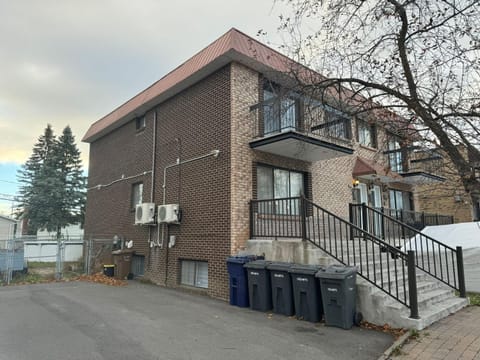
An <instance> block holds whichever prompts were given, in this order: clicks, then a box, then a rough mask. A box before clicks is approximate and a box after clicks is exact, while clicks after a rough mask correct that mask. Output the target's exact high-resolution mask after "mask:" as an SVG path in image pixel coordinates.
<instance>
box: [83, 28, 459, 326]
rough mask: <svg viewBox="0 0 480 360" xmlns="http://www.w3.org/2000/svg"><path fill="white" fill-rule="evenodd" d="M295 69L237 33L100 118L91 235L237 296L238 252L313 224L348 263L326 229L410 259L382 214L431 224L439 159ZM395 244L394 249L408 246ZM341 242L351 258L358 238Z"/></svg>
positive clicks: (163, 270)
mask: <svg viewBox="0 0 480 360" xmlns="http://www.w3.org/2000/svg"><path fill="white" fill-rule="evenodd" d="M294 64H295V63H294V62H293V61H292V60H290V59H288V58H287V57H285V56H284V55H282V54H280V53H278V52H276V51H275V50H273V49H271V48H269V47H267V46H265V45H263V44H261V43H260V42H258V41H256V40H255V39H253V38H251V37H249V36H247V35H245V34H243V33H242V32H240V31H238V30H236V29H232V30H230V31H228V32H227V33H226V34H224V35H223V36H222V37H220V38H219V39H217V40H216V41H214V42H213V43H212V44H210V45H209V46H207V47H206V48H204V49H203V50H201V51H200V52H199V53H197V54H196V55H194V56H193V57H192V58H190V59H188V60H187V61H186V62H184V63H183V64H181V65H180V66H179V67H177V68H176V69H175V70H173V71H172V72H170V73H168V74H167V75H166V76H164V77H163V78H161V79H160V80H159V81H157V82H155V83H154V84H153V85H151V86H150V87H149V88H147V89H145V90H144V91H142V92H141V93H140V94H138V95H136V96H135V97H133V98H132V99H130V100H129V101H127V102H126V103H124V104H123V105H121V106H119V107H118V108H117V109H115V110H113V111H112V112H111V113H109V114H108V115H106V116H105V117H103V118H102V119H100V120H98V121H97V122H95V123H94V124H92V125H91V127H90V128H89V130H88V131H87V133H86V134H85V136H84V138H83V141H85V142H87V143H89V144H90V162H89V164H90V165H89V172H88V173H89V179H88V186H89V189H88V193H87V207H86V217H85V237H86V238H88V239H113V238H114V236H117V238H121V239H125V240H133V250H134V251H135V257H136V258H137V260H139V259H140V260H141V261H139V262H138V263H140V264H144V268H143V269H141V270H138V271H139V273H142V274H144V276H145V277H146V278H148V279H150V280H151V281H153V282H155V283H157V284H161V285H165V286H170V287H178V286H185V287H190V288H198V289H200V290H201V289H203V290H204V291H205V292H206V293H207V294H208V295H210V296H212V297H216V298H221V299H228V296H229V287H228V274H227V269H226V263H225V260H226V258H227V257H228V256H230V255H233V254H236V253H238V252H239V251H240V250H244V249H245V248H247V249H249V250H252V249H253V248H252V247H251V243H250V241H251V240H252V239H254V238H256V239H258V238H263V239H265V241H264V242H263V243H262V244H267V245H266V246H277V245H275V244H278V243H279V242H278V241H276V240H277V239H279V238H280V239H282V238H289V237H290V238H302V239H304V240H305V239H306V238H307V236H306V232H309V233H310V234H313V235H311V236H310V238H309V240H310V242H311V243H312V244H313V245H311V246H316V247H318V248H321V249H322V251H326V253H327V254H329V255H331V256H333V257H335V258H336V259H337V260H339V261H343V262H344V263H345V261H344V255H343V253H342V254H341V256H340V254H339V252H341V251H343V248H342V250H341V251H340V250H338V251H337V249H336V248H335V253H333V252H332V251H331V244H330V248H326V247H325V246H326V244H327V243H328V242H327V241H325V242H324V244H325V246H324V247H322V246H323V245H322V243H321V242H319V241H315V240H314V239H313V237H315V236H316V237H318V238H320V237H321V236H323V239H326V237H325V236H326V235H325V234H326V232H327V231H326V230H325V229H327V230H328V233H329V234H330V235H329V236H330V238H334V239H333V240H334V241H337V240H338V239H337V237H338V238H342V239H343V238H345V237H346V236H347V234H350V235H351V236H352V239H353V238H355V237H358V234H363V235H362V237H363V241H366V238H367V237H369V238H372V239H373V240H372V241H373V242H372V249H373V247H378V249H379V250H378V252H377V254H379V255H377V256H378V257H379V259H380V262H381V263H382V262H385V261H386V262H387V263H388V261H397V258H399V257H400V259H401V261H403V263H402V265H401V266H406V265H405V264H406V261H407V260H406V258H403V257H402V256H406V255H404V254H403V253H402V254H400V255H398V254H397V255H396V256H393V255H394V254H393V253H392V256H391V258H392V259H393V260H389V259H390V258H389V257H388V256H387V258H386V259H384V258H382V256H385V255H383V253H384V252H385V251H384V250H385V248H386V247H387V250H389V249H390V248H388V246H387V245H382V244H383V243H382V241H387V239H388V238H390V237H392V236H394V235H395V234H394V232H393V231H394V230H392V232H391V233H390V232H389V231H390V230H389V228H387V227H385V221H384V220H382V221H378V219H381V217H380V216H382V214H384V213H385V212H387V213H388V216H389V218H388V219H390V220H391V221H394V222H395V223H394V225H392V229H399V228H402V224H401V223H400V221H401V222H402V223H404V222H406V223H409V221H410V220H411V221H410V223H411V224H412V225H415V226H417V225H419V223H420V222H421V221H420V220H419V219H421V220H422V221H424V220H425V218H426V216H425V214H423V218H421V217H418V214H419V213H416V212H415V211H416V210H417V211H421V210H423V209H422V198H421V197H419V196H418V195H417V189H416V188H417V186H419V185H424V184H427V183H428V184H431V183H440V182H442V181H444V180H445V179H444V178H443V177H442V176H440V175H438V174H437V173H436V169H437V167H432V166H430V165H431V161H426V159H427V158H428V159H429V160H432V159H430V158H431V157H430V156H429V155H428V154H425V153H422V151H419V150H418V149H416V150H412V147H410V146H406V144H408V143H409V141H410V139H408V136H407V135H405V132H404V131H403V132H402V131H401V126H398V127H396V126H395V125H392V121H391V120H392V119H394V120H395V121H397V120H398V121H399V122H401V119H400V118H399V117H398V116H396V115H395V114H392V113H388V112H385V113H383V115H384V116H385V117H386V118H385V119H378V118H377V115H376V114H375V116H373V115H372V114H370V115H368V114H367V115H364V116H357V117H352V116H349V115H348V114H347V113H345V112H343V111H342V109H341V107H338V106H335V104H334V103H332V104H326V103H322V102H320V101H319V100H317V99H315V98H314V97H312V96H307V95H305V94H302V93H301V92H299V91H298V90H292V87H290V84H291V78H289V77H288V75H286V74H287V73H288V72H289V71H290V70H291V66H292V65H294ZM308 71H311V70H308ZM387 120H388V121H387ZM387 122H388V123H389V126H386V125H385V124H386V123H387ZM393 123H394V121H393ZM424 160H425V161H424ZM433 160H435V161H438V162H441V161H442V159H441V158H440V159H437V157H434V159H433ZM304 197H305V198H306V199H307V200H305V201H307V202H308V203H307V206H304V205H301V204H303V202H302V201H304V200H302V199H304ZM362 203H364V204H365V206H368V209H371V210H370V211H372V212H373V213H374V216H372V219H371V220H370V219H367V218H366V217H365V216H367V215H368V213H367V211H366V210H365V209H366V208H363V210H362V211H361V212H360V213H358V212H357V214H360V215H361V216H360V220H359V219H357V218H356V217H355V214H354V213H352V209H353V206H354V205H358V204H362ZM142 204H144V205H142ZM349 204H352V205H349ZM164 205H168V206H164ZM376 209H377V210H378V209H381V212H380V210H378V213H377V212H375V211H377V210H376ZM320 213H321V214H322V215H321V216H323V223H320V222H319V219H320V218H321V217H319V216H318V214H320ZM428 215H430V214H428ZM326 217H327V218H328V221H326V220H325V219H326ZM330 217H332V218H331V219H332V220H331V221H332V222H333V223H338V224H339V226H338V227H336V228H335V229H330V228H329V226H330V225H331V223H330ZM436 218H437V219H439V217H438V216H437V217H436ZM272 219H273V220H274V221H281V222H275V223H274V222H273V221H272ZM299 219H300V220H299ZM302 219H303V222H302ZM352 221H353V222H354V223H355V224H356V227H355V225H354V226H352V225H351V222H352ZM362 221H363V222H362ZM437 221H438V220H437ZM440 221H441V222H451V217H450V216H448V217H445V218H443V217H440ZM287 222H288V223H287ZM307 222H308V223H307ZM367 222H368V224H367ZM424 222H425V221H424ZM135 224H137V225H135ZM277 225H278V226H277ZM380 225H381V226H380ZM423 225H425V224H423ZM423 225H421V226H423ZM299 229H300V230H299ZM402 229H403V230H402V231H403V235H405V234H404V231H405V227H403V228H402ZM407 229H410V228H407ZM395 231H396V230H395ZM409 231H410V230H409ZM412 231H413V230H412ZM322 234H323V235H322ZM367 234H370V235H368V236H367ZM392 234H393V235H392ZM337 235H338V236H337ZM272 238H274V240H272ZM330 238H329V241H331V240H332V239H330ZM404 238H405V236H404ZM404 238H403V239H404ZM382 239H383V240H382ZM342 241H343V240H342ZM339 244H340V243H339ZM392 244H393V245H392V246H394V247H395V248H392V249H390V250H389V251H393V252H395V251H397V250H395V249H396V248H397V247H399V245H401V244H399V243H392ZM262 246H264V245H262ZM339 246H342V247H343V246H345V247H346V251H347V253H346V255H345V257H347V258H348V257H349V256H350V255H351V254H348V251H349V250H348V249H349V245H348V244H347V243H344V242H341V244H340V245H339ZM355 246H356V245H355ZM335 247H336V245H335ZM356 249H357V250H356V251H361V249H362V248H361V247H360V248H356ZM380 250H381V251H382V253H380ZM352 251H354V252H353V255H354V256H355V250H354V248H352ZM369 251H370V250H369ZM398 251H400V250H398ZM368 254H370V253H368ZM387 255H388V254H387ZM449 256H450V253H449ZM452 256H453V255H452ZM279 259H280V257H279ZM292 259H293V260H295V259H297V258H295V257H294V258H292ZM292 259H290V260H292ZM310 260H311V261H309V262H318V261H319V259H318V258H315V259H313V258H312V259H310ZM375 261H376V260H375ZM396 266H397V264H396V263H395V271H396V269H397V267H396ZM399 266H400V265H399ZM452 266H453V265H452ZM380 269H381V265H380ZM402 269H404V268H402ZM450 270H451V269H450ZM388 271H390V270H388ZM359 274H360V275H362V276H364V277H368V276H370V275H367V274H366V272H365V271H363V270H360V269H359ZM434 275H435V276H436V277H437V278H438V277H439V275H436V274H434ZM395 276H398V274H396V275H395ZM403 276H404V277H403V286H404V287H405V276H406V275H405V271H404V272H403ZM442 276H443V275H442ZM389 280H390V275H389ZM368 281H369V282H370V283H375V286H376V287H380V288H382V290H384V291H387V290H385V287H386V285H384V284H383V283H384V281H383V277H382V284H381V285H379V284H378V282H377V280H373V279H370V280H368ZM390 290H391V289H390ZM390 290H389V291H390ZM406 294H407V290H404V292H403V293H401V294H400V293H399V290H398V286H397V293H396V295H395V296H394V297H395V298H396V299H397V298H398V299H400V300H399V301H400V302H401V303H402V304H407V306H409V305H408V300H407V296H406ZM368 296H370V297H371V294H370V295H368ZM432 296H433V295H432ZM402 299H405V300H402ZM379 301H384V300H383V299H382V300H379ZM385 301H386V300H385ZM463 305H464V302H458V303H455V306H456V307H455V309H456V308H458V307H459V306H463ZM362 306H363V305H362ZM388 311H391V310H388ZM388 311H387V312H388ZM451 311H453V310H451ZM379 321H380V320H379ZM418 326H419V327H421V326H424V324H423V325H418Z"/></svg>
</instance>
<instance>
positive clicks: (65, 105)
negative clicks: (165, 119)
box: [0, 0, 280, 214]
mask: <svg viewBox="0 0 480 360" xmlns="http://www.w3.org/2000/svg"><path fill="white" fill-rule="evenodd" d="M279 13H280V6H279V5H275V7H274V6H273V0H260V1H259V0H242V1H225V0H223V1H222V0H211V1H208V0H207V1H193V0H192V1H178V0H177V1H162V0H136V1H131V0H130V1H126V0H82V1H76V0H72V1H68V0H65V1H53V0H43V1H38V0H14V1H12V0H0V14H1V15H0V19H1V21H0V44H1V45H0V46H1V51H0V133H1V141H0V194H13V193H15V192H16V190H17V189H16V186H15V184H12V182H15V181H16V180H15V179H16V174H15V172H16V168H17V167H18V166H19V164H22V163H24V162H25V160H26V159H27V158H28V157H29V155H30V153H31V150H32V147H33V144H34V143H35V142H36V141H37V139H38V137H39V136H40V135H41V134H42V132H43V129H44V128H45V127H46V125H47V123H50V124H51V125H52V126H53V129H54V131H55V133H56V134H60V133H61V131H62V130H63V128H64V127H65V126H66V125H70V126H71V128H72V130H73V133H74V135H75V136H76V139H77V143H78V144H79V145H80V146H79V147H80V150H81V151H82V158H83V160H84V163H85V165H86V162H87V159H88V145H87V144H80V140H81V138H82V137H83V135H84V133H85V132H86V130H87V128H88V127H89V125H90V124H91V123H93V122H94V121H96V120H98V119H99V118H101V117H102V116H104V115H105V114H107V113H109V112H110V111H111V110H113V109H114V108H115V107H117V106H118V105H120V104H122V103H123V102H125V101H126V100H128V99H129V98H131V97H132V96H134V95H135V94H137V93H138V92H139V91H141V90H143V89H144V88H146V87H147V86H149V85H150V84H152V83H153V82H155V81H156V80H158V79H160V78H161V77H162V76H163V75H165V74H166V73H168V72H169V71H171V70H172V69H174V68H175V67H176V66H178V65H179V64H181V63H182V62H184V61H185V60H187V59H188V58H189V57H191V56H192V55H194V54H195V53H196V52H198V51H199V50H201V49H202V48H204V47H205V46H207V45H208V44H210V43H211V42H212V41H214V40H215V39H217V38H218V37H220V36H221V35H222V34H224V33H225V32H227V31H228V30H229V29H230V28H232V27H236V28H238V29H239V30H242V31H244V32H245V33H247V34H249V35H251V36H255V35H256V33H257V31H258V30H259V29H263V30H266V31H267V32H268V39H269V40H270V41H272V42H273V43H276V42H277V43H278V42H279V40H278V39H277V35H276V30H275V29H276V26H277V23H278V21H277V19H278V14H279ZM0 199H1V195H0ZM0 201H1V200H0ZM2 212H3V213H4V214H5V213H9V210H8V202H7V203H5V202H3V203H1V202H0V213H2Z"/></svg>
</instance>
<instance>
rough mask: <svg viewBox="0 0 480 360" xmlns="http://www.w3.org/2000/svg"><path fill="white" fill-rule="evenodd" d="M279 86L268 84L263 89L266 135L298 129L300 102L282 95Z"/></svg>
mask: <svg viewBox="0 0 480 360" xmlns="http://www.w3.org/2000/svg"><path fill="white" fill-rule="evenodd" d="M280 92H281V91H280V89H279V87H278V86H275V85H273V84H271V83H266V84H265V85H264V88H263V102H264V106H263V130H264V131H263V132H264V135H267V134H270V133H274V132H283V131H289V130H295V129H296V128H297V117H298V116H297V114H298V102H297V100H296V99H294V98H293V97H289V96H286V95H283V96H282V94H281V93H280Z"/></svg>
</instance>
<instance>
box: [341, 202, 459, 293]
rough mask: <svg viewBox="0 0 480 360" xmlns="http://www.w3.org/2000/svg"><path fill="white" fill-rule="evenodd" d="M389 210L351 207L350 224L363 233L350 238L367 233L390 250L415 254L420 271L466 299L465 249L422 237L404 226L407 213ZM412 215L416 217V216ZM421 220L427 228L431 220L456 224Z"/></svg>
mask: <svg viewBox="0 0 480 360" xmlns="http://www.w3.org/2000/svg"><path fill="white" fill-rule="evenodd" d="M387 210H388V211H387ZM390 210H391V209H382V208H381V209H376V208H371V207H369V206H367V205H366V204H350V206H349V216H350V222H351V223H353V224H355V225H356V226H357V227H359V228H362V229H363V232H362V233H358V232H355V231H354V232H353V233H352V234H351V236H352V237H353V238H357V237H362V236H364V233H365V232H368V233H370V234H375V236H376V237H378V238H381V239H382V241H384V242H385V243H387V244H389V246H391V247H395V248H399V249H402V250H403V251H408V250H413V251H414V252H415V262H416V266H417V268H419V269H421V270H423V271H425V272H426V273H428V274H429V275H431V276H433V277H435V278H436V279H438V280H440V281H441V282H443V283H445V284H447V285H448V286H450V287H452V288H454V289H456V290H458V291H460V294H461V295H462V296H464V295H465V277H464V274H463V255H462V248H461V247H457V248H456V249H454V248H452V247H450V246H447V245H445V244H443V243H441V242H440V241H438V240H435V239H433V238H431V237H430V236H428V235H426V234H423V233H422V232H420V231H419V230H418V229H417V228H415V227H413V226H411V225H408V223H405V222H402V220H403V221H405V220H407V219H406V216H407V215H409V214H408V213H404V212H402V213H399V212H398V210H395V211H390ZM402 214H403V215H402ZM420 214H421V213H420ZM399 215H400V216H399ZM410 215H412V216H414V214H413V212H412V214H410ZM402 216H403V218H402ZM422 217H423V221H424V224H425V223H426V222H428V221H430V220H433V221H435V222H439V221H441V220H440V219H443V220H445V221H447V220H453V219H451V218H450V219H448V217H445V218H441V217H439V216H420V218H422ZM399 218H400V219H399ZM412 219H413V218H412ZM382 251H387V249H382Z"/></svg>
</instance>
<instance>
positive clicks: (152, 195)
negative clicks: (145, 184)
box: [148, 109, 160, 267]
mask: <svg viewBox="0 0 480 360" xmlns="http://www.w3.org/2000/svg"><path fill="white" fill-rule="evenodd" d="M156 161H157V110H156V109H155V110H154V112H153V135H152V170H151V173H152V177H151V186H150V202H151V203H153V202H154V198H155V165H156ZM159 230H160V227H159V226H158V224H157V233H158V231H159ZM152 244H153V243H152V227H151V226H149V227H148V245H149V247H150V248H151V247H152ZM148 253H149V267H150V263H151V260H152V253H151V251H149V252H148Z"/></svg>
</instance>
